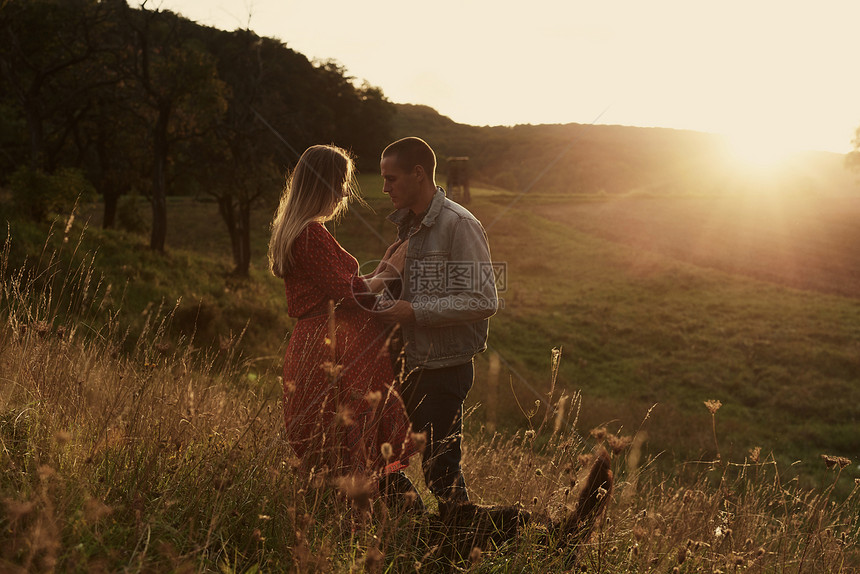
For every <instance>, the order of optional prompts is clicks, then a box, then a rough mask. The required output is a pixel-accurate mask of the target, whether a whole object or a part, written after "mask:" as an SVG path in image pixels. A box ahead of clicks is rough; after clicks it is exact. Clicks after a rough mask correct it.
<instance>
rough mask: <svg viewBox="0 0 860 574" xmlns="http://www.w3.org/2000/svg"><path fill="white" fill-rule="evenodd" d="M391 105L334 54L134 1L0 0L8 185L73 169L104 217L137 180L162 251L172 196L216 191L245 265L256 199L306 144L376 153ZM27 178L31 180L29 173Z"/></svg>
mask: <svg viewBox="0 0 860 574" xmlns="http://www.w3.org/2000/svg"><path fill="white" fill-rule="evenodd" d="M393 115H394V108H393V105H392V104H391V103H390V102H388V101H387V100H386V99H385V97H384V95H383V94H382V92H381V90H379V89H378V88H375V87H372V86H369V85H366V84H364V85H356V84H355V82H354V81H353V79H352V78H350V77H349V76H348V75H347V73H346V71H345V70H344V69H343V68H342V67H340V66H338V65H337V64H336V63H333V62H324V63H321V64H314V63H312V62H310V61H308V59H307V58H306V57H305V56H303V55H302V54H299V53H297V52H294V51H293V50H290V49H289V48H287V47H286V45H284V44H283V43H282V42H280V41H278V40H275V39H271V38H264V37H259V36H257V35H256V34H254V33H253V32H251V31H249V30H236V31H233V32H227V31H223V30H218V29H214V28H209V27H205V26H200V25H198V24H196V23H194V22H191V21H189V20H187V19H184V18H182V17H180V16H178V15H176V14H173V13H172V12H169V11H162V10H148V9H146V8H145V7H144V8H139V9H134V8H131V7H129V6H128V4H127V2H126V0H4V1H3V2H0V183H3V184H7V183H8V182H9V181H10V179H14V178H13V174H16V173H18V174H20V173H22V172H26V173H27V174H30V175H32V174H44V175H46V176H51V175H52V174H56V173H60V172H61V171H62V170H68V169H74V170H77V173H79V174H82V175H83V176H84V177H85V178H86V180H88V181H89V183H90V184H91V185H92V186H93V187H94V188H95V190H96V191H97V192H98V194H99V195H100V196H101V197H102V198H103V200H104V220H103V221H104V226H105V227H112V226H114V225H115V224H116V221H117V208H118V203H119V199H120V197H121V196H122V195H123V194H126V193H130V192H132V191H137V192H139V193H140V194H142V195H144V196H145V197H147V198H148V199H149V201H150V203H151V205H152V229H151V237H150V247H151V248H152V249H154V250H158V251H163V250H164V248H165V238H166V232H167V201H166V199H167V196H168V195H170V194H174V193H189V192H194V193H205V194H209V195H211V196H213V197H214V198H215V200H216V201H217V203H218V206H219V212H220V214H221V216H222V218H223V220H224V223H225V224H226V227H227V230H228V233H229V234H230V238H231V245H232V248H233V258H234V262H235V265H236V271H237V272H238V273H241V274H247V272H248V265H249V262H250V250H249V244H250V239H249V216H250V212H251V208H252V206H253V205H254V204H255V202H258V201H259V200H260V199H261V198H263V197H265V196H266V195H271V194H272V193H276V192H277V191H279V189H280V187H281V186H282V185H283V176H284V173H285V172H286V171H287V170H288V169H289V168H290V166H291V165H293V164H294V162H295V161H296V160H297V159H298V154H300V153H301V151H302V150H304V149H305V148H306V147H307V146H309V145H312V144H315V143H336V144H338V145H341V146H343V147H346V148H349V149H352V150H353V151H354V152H355V153H356V154H357V155H358V157H359V161H361V159H362V158H363V159H365V160H369V159H375V158H376V157H378V154H379V151H380V150H381V149H382V147H384V145H385V144H386V143H387V142H388V140H389V139H390V135H391V123H392V118H393ZM19 179H20V178H19Z"/></svg>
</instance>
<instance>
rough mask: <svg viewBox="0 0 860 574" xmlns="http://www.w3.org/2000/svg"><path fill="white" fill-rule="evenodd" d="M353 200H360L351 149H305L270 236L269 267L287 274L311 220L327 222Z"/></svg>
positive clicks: (277, 272) (282, 200)
mask: <svg viewBox="0 0 860 574" xmlns="http://www.w3.org/2000/svg"><path fill="white" fill-rule="evenodd" d="M353 199H356V200H358V201H361V198H360V197H359V195H358V186H357V185H356V181H355V166H354V163H353V160H352V157H351V156H350V154H349V152H347V151H346V150H344V149H341V148H339V147H337V146H332V145H315V146H311V147H309V148H308V149H306V150H305V153H303V154H302V157H301V158H299V163H297V164H296V167H295V168H294V169H293V171H292V173H291V174H290V175H289V177H288V178H287V185H286V187H285V188H284V191H283V193H282V194H281V200H280V203H279V204H278V211H277V212H276V213H275V219H274V220H273V221H272V236H271V238H270V239H269V266H270V268H271V270H272V273H273V274H274V275H275V276H276V277H282V278H283V277H284V276H286V275H287V273H289V271H290V268H291V267H292V266H293V265H294V264H295V260H294V259H293V254H292V247H293V243H294V242H295V240H296V237H298V236H299V234H300V233H301V232H302V231H303V230H304V229H305V227H307V225H308V224H309V223H311V222H312V221H328V220H330V219H334V218H336V217H338V216H339V215H341V214H342V213H344V212H345V211H346V208H347V205H348V204H349V202H350V201H351V200H353Z"/></svg>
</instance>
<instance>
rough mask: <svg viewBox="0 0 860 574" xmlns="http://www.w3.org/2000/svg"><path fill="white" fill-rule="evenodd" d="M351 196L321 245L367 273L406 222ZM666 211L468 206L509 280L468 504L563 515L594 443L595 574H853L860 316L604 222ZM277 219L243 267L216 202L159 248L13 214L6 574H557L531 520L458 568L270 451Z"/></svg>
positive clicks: (588, 555) (182, 203) (87, 209)
mask: <svg viewBox="0 0 860 574" xmlns="http://www.w3.org/2000/svg"><path fill="white" fill-rule="evenodd" d="M360 181H361V186H362V189H363V193H364V196H365V199H366V203H367V205H365V206H361V205H354V206H353V207H352V210H351V212H350V213H349V214H347V215H346V217H344V219H343V220H341V221H340V222H338V223H336V224H334V225H332V226H331V229H332V231H333V233H334V234H335V235H336V237H337V238H338V240H339V241H340V242H341V243H342V244H343V245H344V246H345V247H346V248H347V249H348V250H349V251H350V252H352V253H353V254H354V255H356V257H357V258H358V259H359V261H360V262H368V261H372V260H373V259H375V258H377V257H379V256H380V254H381V253H382V252H383V251H384V247H385V244H386V242H387V241H389V240H390V239H391V238H392V237H393V229H391V227H390V226H389V225H388V224H387V223H386V222H385V216H386V215H387V214H388V212H389V207H388V205H389V204H388V200H387V198H386V197H384V196H383V195H382V193H381V191H380V189H381V181H380V179H379V178H378V177H377V176H371V175H367V176H362V177H361V179H360ZM660 201H665V202H670V204H671V205H673V206H675V208H677V206H678V205H679V202H681V203H680V204H683V202H685V201H688V199H685V198H683V197H681V198H678V197H675V198H606V197H601V196H592V197H585V196H582V197H565V198H562V197H558V196H556V197H551V196H528V195H526V196H522V197H520V196H518V195H517V194H512V193H510V192H505V191H501V190H493V189H483V188H479V189H475V190H474V192H473V202H472V204H470V205H469V208H470V209H471V210H472V211H473V212H474V213H475V214H476V215H477V216H478V217H479V219H481V221H482V222H483V223H484V225H485V227H486V228H487V231H488V235H489V238H490V244H491V249H492V252H493V258H494V260H495V261H496V262H500V263H504V264H505V266H506V276H505V279H506V282H505V289H504V291H502V292H501V293H500V295H501V297H502V299H503V301H504V306H503V309H501V310H500V312H499V313H498V314H497V315H496V316H495V317H494V318H493V319H492V320H491V327H490V349H489V351H488V352H487V353H485V354H483V355H482V356H480V357H479V358H478V361H477V376H476V381H475V385H474V387H473V390H472V392H471V394H470V397H469V401H468V406H469V410H468V417H467V421H466V439H465V443H466V452H465V458H464V464H465V472H466V477H467V481H468V482H469V486H470V489H471V490H472V492H473V495H474V498H475V500H477V501H479V502H483V503H494V504H495V503H499V504H514V503H521V504H523V505H524V507H525V508H527V509H528V510H530V511H532V512H538V513H545V514H547V515H549V516H552V517H563V516H564V513H565V512H566V511H567V508H569V506H568V504H569V498H568V497H569V496H570V493H571V492H572V491H575V489H576V486H577V485H578V484H581V478H582V477H581V476H577V475H580V473H581V472H582V470H583V469H584V468H585V467H586V465H587V462H588V458H589V453H590V451H591V450H592V449H593V448H599V447H600V446H601V445H603V446H605V447H606V448H608V449H609V450H610V451H611V452H612V454H613V471H614V473H615V476H616V488H615V491H614V492H613V493H612V497H613V498H612V502H611V504H610V507H609V510H608V513H607V516H606V518H605V519H604V520H603V522H602V523H601V525H600V527H599V529H598V531H597V532H596V533H595V534H594V536H593V537H592V539H591V540H590V541H589V543H588V544H587V545H585V546H584V547H583V548H581V549H579V550H578V554H577V555H578V558H577V562H576V564H577V566H576V568H577V569H578V570H579V571H587V572H619V573H620V572H651V571H660V572H700V571H705V572H718V571H719V572H728V571H740V570H744V569H749V570H752V571H760V572H773V571H782V572H855V571H857V568H860V555H858V554H857V550H856V540H857V535H858V527H859V526H860V525H858V522H857V520H858V508H857V504H858V498H857V494H858V486H857V485H858V483H860V473H858V471H857V462H858V458H860V456H858V451H859V450H860V437H858V434H857V432H856V428H857V417H858V409H860V407H858V405H860V389H859V388H858V385H857V383H858V373H860V352H858V351H860V348H858V341H860V300H858V299H857V298H852V297H848V296H840V295H832V294H825V293H821V292H816V291H811V290H798V289H794V288H791V287H787V286H783V285H781V284H779V283H778V282H776V281H768V282H765V281H762V280H760V279H756V278H755V276H754V274H753V273H748V272H746V270H744V269H740V270H738V271H737V272H728V271H726V270H725V269H720V268H719V267H718V266H716V267H715V266H713V265H704V264H703V265H698V264H696V263H695V262H694V261H692V260H690V259H689V258H687V259H682V258H678V257H675V256H672V255H671V254H667V253H665V252H661V251H660V250H659V249H645V248H642V247H637V246H636V245H634V244H633V243H634V242H631V241H622V240H620V239H619V238H617V237H615V238H608V237H604V236H601V235H600V234H599V233H596V232H595V230H594V221H593V220H591V219H589V218H590V217H591V213H594V212H588V209H589V207H588V206H592V207H591V208H590V209H603V208H604V207H607V206H610V205H611V206H612V208H613V209H616V210H621V211H625V210H635V211H636V212H641V211H643V210H644V208H645V207H646V206H647V207H648V209H661V207H660V206H661V205H662V204H659V203H655V202H660ZM610 202H612V203H610ZM619 202H621V203H619ZM665 205H669V204H665ZM688 205H689V209H690V210H695V209H698V208H696V207H695V204H694V203H689V204H688ZM595 206H596V207H595ZM145 208H146V206H145V204H142V205H141V206H140V209H141V215H142V216H143V219H144V220H146V217H147V213H146V211H145ZM571 210H572V211H575V212H577V213H578V215H577V217H579V218H580V219H579V221H581V222H583V223H581V224H580V225H579V226H577V224H576V222H577V219H576V218H575V217H573V216H572V215H570V217H568V215H566V214H568V212H571ZM583 210H585V211H586V212H585V213H584V214H583ZM272 211H273V206H266V207H260V208H258V210H257V211H256V212H255V213H254V216H253V218H252V222H253V226H254V230H253V233H252V241H253V249H254V252H253V264H252V268H251V274H250V278H248V279H242V278H237V277H235V276H233V275H232V274H231V259H230V252H229V242H228V240H227V237H226V233H224V231H223V229H222V225H223V224H222V222H221V221H220V219H219V216H218V212H217V206H216V205H215V204H214V203H211V202H205V201H198V200H195V199H193V198H176V199H174V200H173V201H172V202H171V203H170V204H169V213H170V219H169V230H168V245H169V249H168V251H167V253H166V254H164V255H157V254H155V253H152V252H151V251H149V250H148V249H147V247H146V245H147V238H146V237H145V236H144V235H136V234H133V233H127V232H120V231H105V230H102V229H100V206H99V205H98V204H92V205H85V206H82V207H80V208H79V209H78V211H77V213H76V216H75V218H74V220H73V221H71V222H70V221H69V220H68V218H66V217H59V218H58V219H57V220H56V222H55V224H54V225H53V226H52V228H51V229H50V230H48V229H47V228H46V227H41V226H36V225H33V224H29V223H23V222H20V221H18V220H17V219H15V218H14V217H11V216H9V215H8V214H7V218H8V219H9V220H10V221H11V223H10V233H9V238H8V240H7V241H6V243H5V247H4V250H3V257H2V265H0V273H2V279H3V291H2V304H0V313H2V319H3V326H2V337H0V369H2V372H0V389H2V392H0V396H2V399H0V439H2V445H0V446H2V451H0V455H2V457H3V460H2V464H3V465H4V467H5V468H6V469H7V471H6V473H5V474H4V475H3V478H2V481H0V499H2V502H3V504H4V508H5V514H4V515H3V518H2V519H0V527H2V529H3V532H4V539H3V540H2V541H0V560H2V562H0V566H2V567H3V569H4V570H6V571H10V572H25V571H69V572H93V571H103V572H111V571H120V570H122V571H127V572H215V571H218V572H250V573H253V572H283V571H295V572H328V571H336V572H353V571H358V570H362V569H364V570H367V571H373V572H415V571H418V572H440V571H465V570H469V571H473V572H547V571H560V570H561V569H562V568H563V565H564V564H565V563H564V562H563V557H562V556H560V555H558V554H557V553H554V552H547V551H546V549H545V547H544V546H542V542H541V540H545V536H546V534H545V533H543V534H541V532H539V531H538V530H539V529H537V527H532V526H530V527H527V528H526V529H524V531H523V532H522V535H521V536H520V537H518V538H517V539H516V540H514V541H512V542H510V543H508V544H505V545H503V546H501V547H498V548H488V549H486V548H485V549H483V552H477V553H476V552H472V553H471V554H470V555H469V556H464V557H462V560H461V561H459V562H457V563H455V564H454V565H453V566H452V565H451V564H450V563H448V562H446V561H445V560H443V559H442V558H441V557H440V556H438V554H437V551H436V549H434V548H433V547H432V546H427V545H426V544H425V541H424V539H423V538H421V536H420V535H416V534H415V533H416V532H418V533H419V534H420V532H421V528H422V526H421V525H420V521H418V522H419V523H418V524H417V526H416V522H415V519H414V518H412V517H408V516H390V515H388V514H387V513H386V512H385V511H384V510H382V509H381V508H379V507H378V505H372V506H371V507H370V509H369V512H370V513H369V514H368V513H367V512H368V509H367V508H358V507H356V505H355V504H354V503H353V502H351V501H350V498H349V496H348V495H346V494H344V491H343V489H341V488H339V487H338V486H337V483H333V482H330V481H328V480H327V477H326V476H325V475H324V473H320V472H319V471H318V470H317V471H314V470H311V473H310V474H309V475H306V474H304V471H302V470H301V467H300V466H299V464H298V462H297V461H296V460H295V458H294V457H293V455H292V454H291V453H290V451H289V448H288V447H287V446H286V445H285V444H284V442H283V440H282V439H280V437H279V429H280V425H281V424H282V421H281V418H280V394H281V391H280V382H279V380H278V375H279V372H280V369H281V357H282V354H283V351H284V348H285V343H286V340H287V338H288V336H289V331H290V329H291V327H292V325H293V322H292V320H291V319H290V318H289V317H288V316H287V313H286V306H285V303H284V299H283V294H282V292H281V289H282V286H281V285H280V282H279V281H278V280H276V279H275V278H274V277H272V276H271V274H270V273H268V271H267V269H266V263H265V261H266V258H265V247H266V243H267V239H268V238H267V226H268V223H269V219H270V217H271V214H272ZM548 213H549V214H551V215H552V217H550V216H548V215H547V214H548ZM690 214H691V217H692V216H693V214H694V213H693V211H691V212H690ZM845 216H846V218H849V217H850V216H851V213H850V212H846V214H845ZM586 220H589V221H592V226H591V228H588V226H586V225H585V223H584V221H586ZM586 228H588V232H586V231H584V230H583V229H586ZM669 231H670V230H669V229H668V228H667V229H666V230H665V232H666V233H669ZM726 233H727V234H728V233H731V229H730V228H727V230H726ZM377 234H378V236H381V238H380V237H378V236H377ZM831 255H832V256H834V257H836V256H838V255H837V254H833V253H832V251H831ZM494 357H497V358H498V359H499V363H500V365H501V367H500V369H499V373H498V375H492V374H491V368H490V365H491V363H492V362H494V361H495V359H494ZM715 401H719V403H716V402H715ZM706 402H708V405H706V404H705V403H706ZM530 430H531V431H534V432H526V431H530ZM822 455H827V457H828V458H826V459H825V458H823V457H822ZM416 467H417V465H413V466H412V467H411V468H410V470H409V472H410V474H411V475H412V476H413V478H414V479H416V480H417V481H418V482H419V485H420V479H419V478H418V470H417V468H416ZM305 470H306V469H305ZM420 489H421V491H422V492H423V493H424V494H425V495H427V492H426V490H424V489H423V485H420ZM427 498H428V502H430V507H431V510H432V509H433V504H432V497H429V495H427ZM416 529H417V530H416ZM415 536H418V537H417V538H416V537H415ZM542 537H543V538H542Z"/></svg>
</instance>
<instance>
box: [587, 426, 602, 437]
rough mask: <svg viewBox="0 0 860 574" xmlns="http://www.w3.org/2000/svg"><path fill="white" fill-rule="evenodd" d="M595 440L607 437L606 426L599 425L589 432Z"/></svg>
mask: <svg viewBox="0 0 860 574" xmlns="http://www.w3.org/2000/svg"><path fill="white" fill-rule="evenodd" d="M589 434H591V437H592V438H593V439H594V440H603V439H604V438H605V437H606V427H597V428H593V429H591V431H590V432H589Z"/></svg>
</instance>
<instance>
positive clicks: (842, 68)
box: [132, 0, 860, 156]
mask: <svg viewBox="0 0 860 574" xmlns="http://www.w3.org/2000/svg"><path fill="white" fill-rule="evenodd" d="M132 4H133V5H140V4H141V1H140V0H133V1H132ZM147 8H149V9H165V10H171V11H174V12H177V13H179V14H182V15H183V16H185V17H186V18H189V19H191V20H194V21H196V22H198V23H200V24H204V25H209V26H215V27H218V28H221V29H225V30H234V29H237V28H250V29H252V30H254V31H255V32H256V33H257V34H259V35H261V36H267V37H273V38H278V39H280V40H281V41H283V42H284V43H285V44H286V45H287V46H288V47H289V48H291V49H293V50H295V51H297V52H300V53H302V54H304V55H305V56H307V57H308V58H309V59H311V60H312V61H326V60H334V61H336V62H337V63H338V64H340V65H342V66H343V67H344V68H345V69H346V71H347V73H348V75H350V76H353V77H354V78H355V79H356V81H357V82H359V83H360V82H362V81H367V82H368V83H370V84H372V85H374V86H378V87H379V88H381V89H382V91H383V93H384V94H385V95H386V97H387V98H388V99H389V100H390V101H392V102H395V103H409V104H416V105H426V106H429V107H431V108H433V109H435V110H436V111H438V112H439V113H440V114H441V115H444V116H447V117H449V118H451V119H452V120H453V121H455V122H457V123H462V124H467V125H473V126H485V125H489V126H497V125H499V126H514V125H525V124H531V125H541V124H569V123H579V124H600V125H622V126H630V127H643V128H647V127H655V128H668V129H679V130H689V131H696V132H704V133H711V134H716V135H725V136H727V137H729V138H730V139H732V140H733V141H736V142H738V150H739V153H747V151H748V152H749V153H750V154H751V155H753V156H754V155H756V154H757V153H764V151H765V150H769V151H767V154H770V155H785V154H788V153H790V152H792V151H802V150H817V151H829V152H833V153H839V154H845V153H848V152H850V151H852V149H853V146H852V139H853V138H854V137H855V130H857V128H858V127H860V104H858V103H857V102H860V83H858V82H855V81H853V79H852V76H851V74H850V69H851V65H850V64H851V61H850V59H849V58H850V56H851V54H853V50H854V39H855V35H856V34H855V30H854V29H853V28H854V25H853V24H854V22H856V21H858V20H860V5H854V4H852V3H848V2H837V3H832V4H828V5H824V6H821V7H808V6H799V5H790V6H786V5H783V4H781V3H777V2H764V3H758V4H755V5H752V6H750V5H747V4H745V3H741V2H737V1H731V2H726V3H722V4H720V5H719V6H718V7H711V6H704V7H703V6H699V5H697V6H691V5H688V4H687V3H684V2H680V1H678V0H671V1H669V0H663V1H660V2H658V3H657V4H653V3H652V4H649V5H648V6H647V7H645V6H641V5H639V4H637V3H633V2H621V3H617V4H615V5H613V6H608V7H607V6H594V5H590V4H586V3H582V2H580V3H571V4H562V3H558V2H552V1H551V0H539V1H538V2H535V3H532V5H531V6H530V8H529V10H513V9H507V8H505V7H501V8H500V7H498V6H497V5H495V4H492V5H491V4H489V3H488V2H486V1H483V2H473V3H470V4H468V5H459V4H457V3H456V2H454V1H453V0H442V1H441V2H438V3H436V4H435V5H434V7H433V9H432V10H427V9H421V8H413V7H408V6H407V7H403V6H398V5H394V4H391V3H389V2H381V1H379V0H375V1H371V2H369V3H364V4H362V5H360V6H359V5H355V4H352V3H348V2H345V1H343V0H333V1H330V2H327V3H324V4H314V5H311V4H309V3H299V2H293V1H285V0H157V1H156V2H152V1H149V2H147ZM333 14H334V15H336V16H335V17H332V15H333ZM395 16H396V17H395ZM320 22H324V23H325V24H324V25H320V24H319V23H320ZM476 22H480V26H475V25H474V23H476ZM446 37H447V38H450V39H452V40H453V41H448V40H447V39H446ZM416 38H424V39H426V40H424V41H421V42H416V41H415V39H416ZM460 38H467V39H468V40H463V41H460V40H459V39H460ZM511 38H515V39H516V41H511ZM392 45H395V46H397V47H398V49H395V50H392V48H391V46H392ZM476 57H483V59H482V60H481V61H480V64H476V63H475V58H476ZM512 71H513V73H514V76H513V78H514V79H515V81H511V79H512V75H511V72H512ZM745 150H747V151H745Z"/></svg>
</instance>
